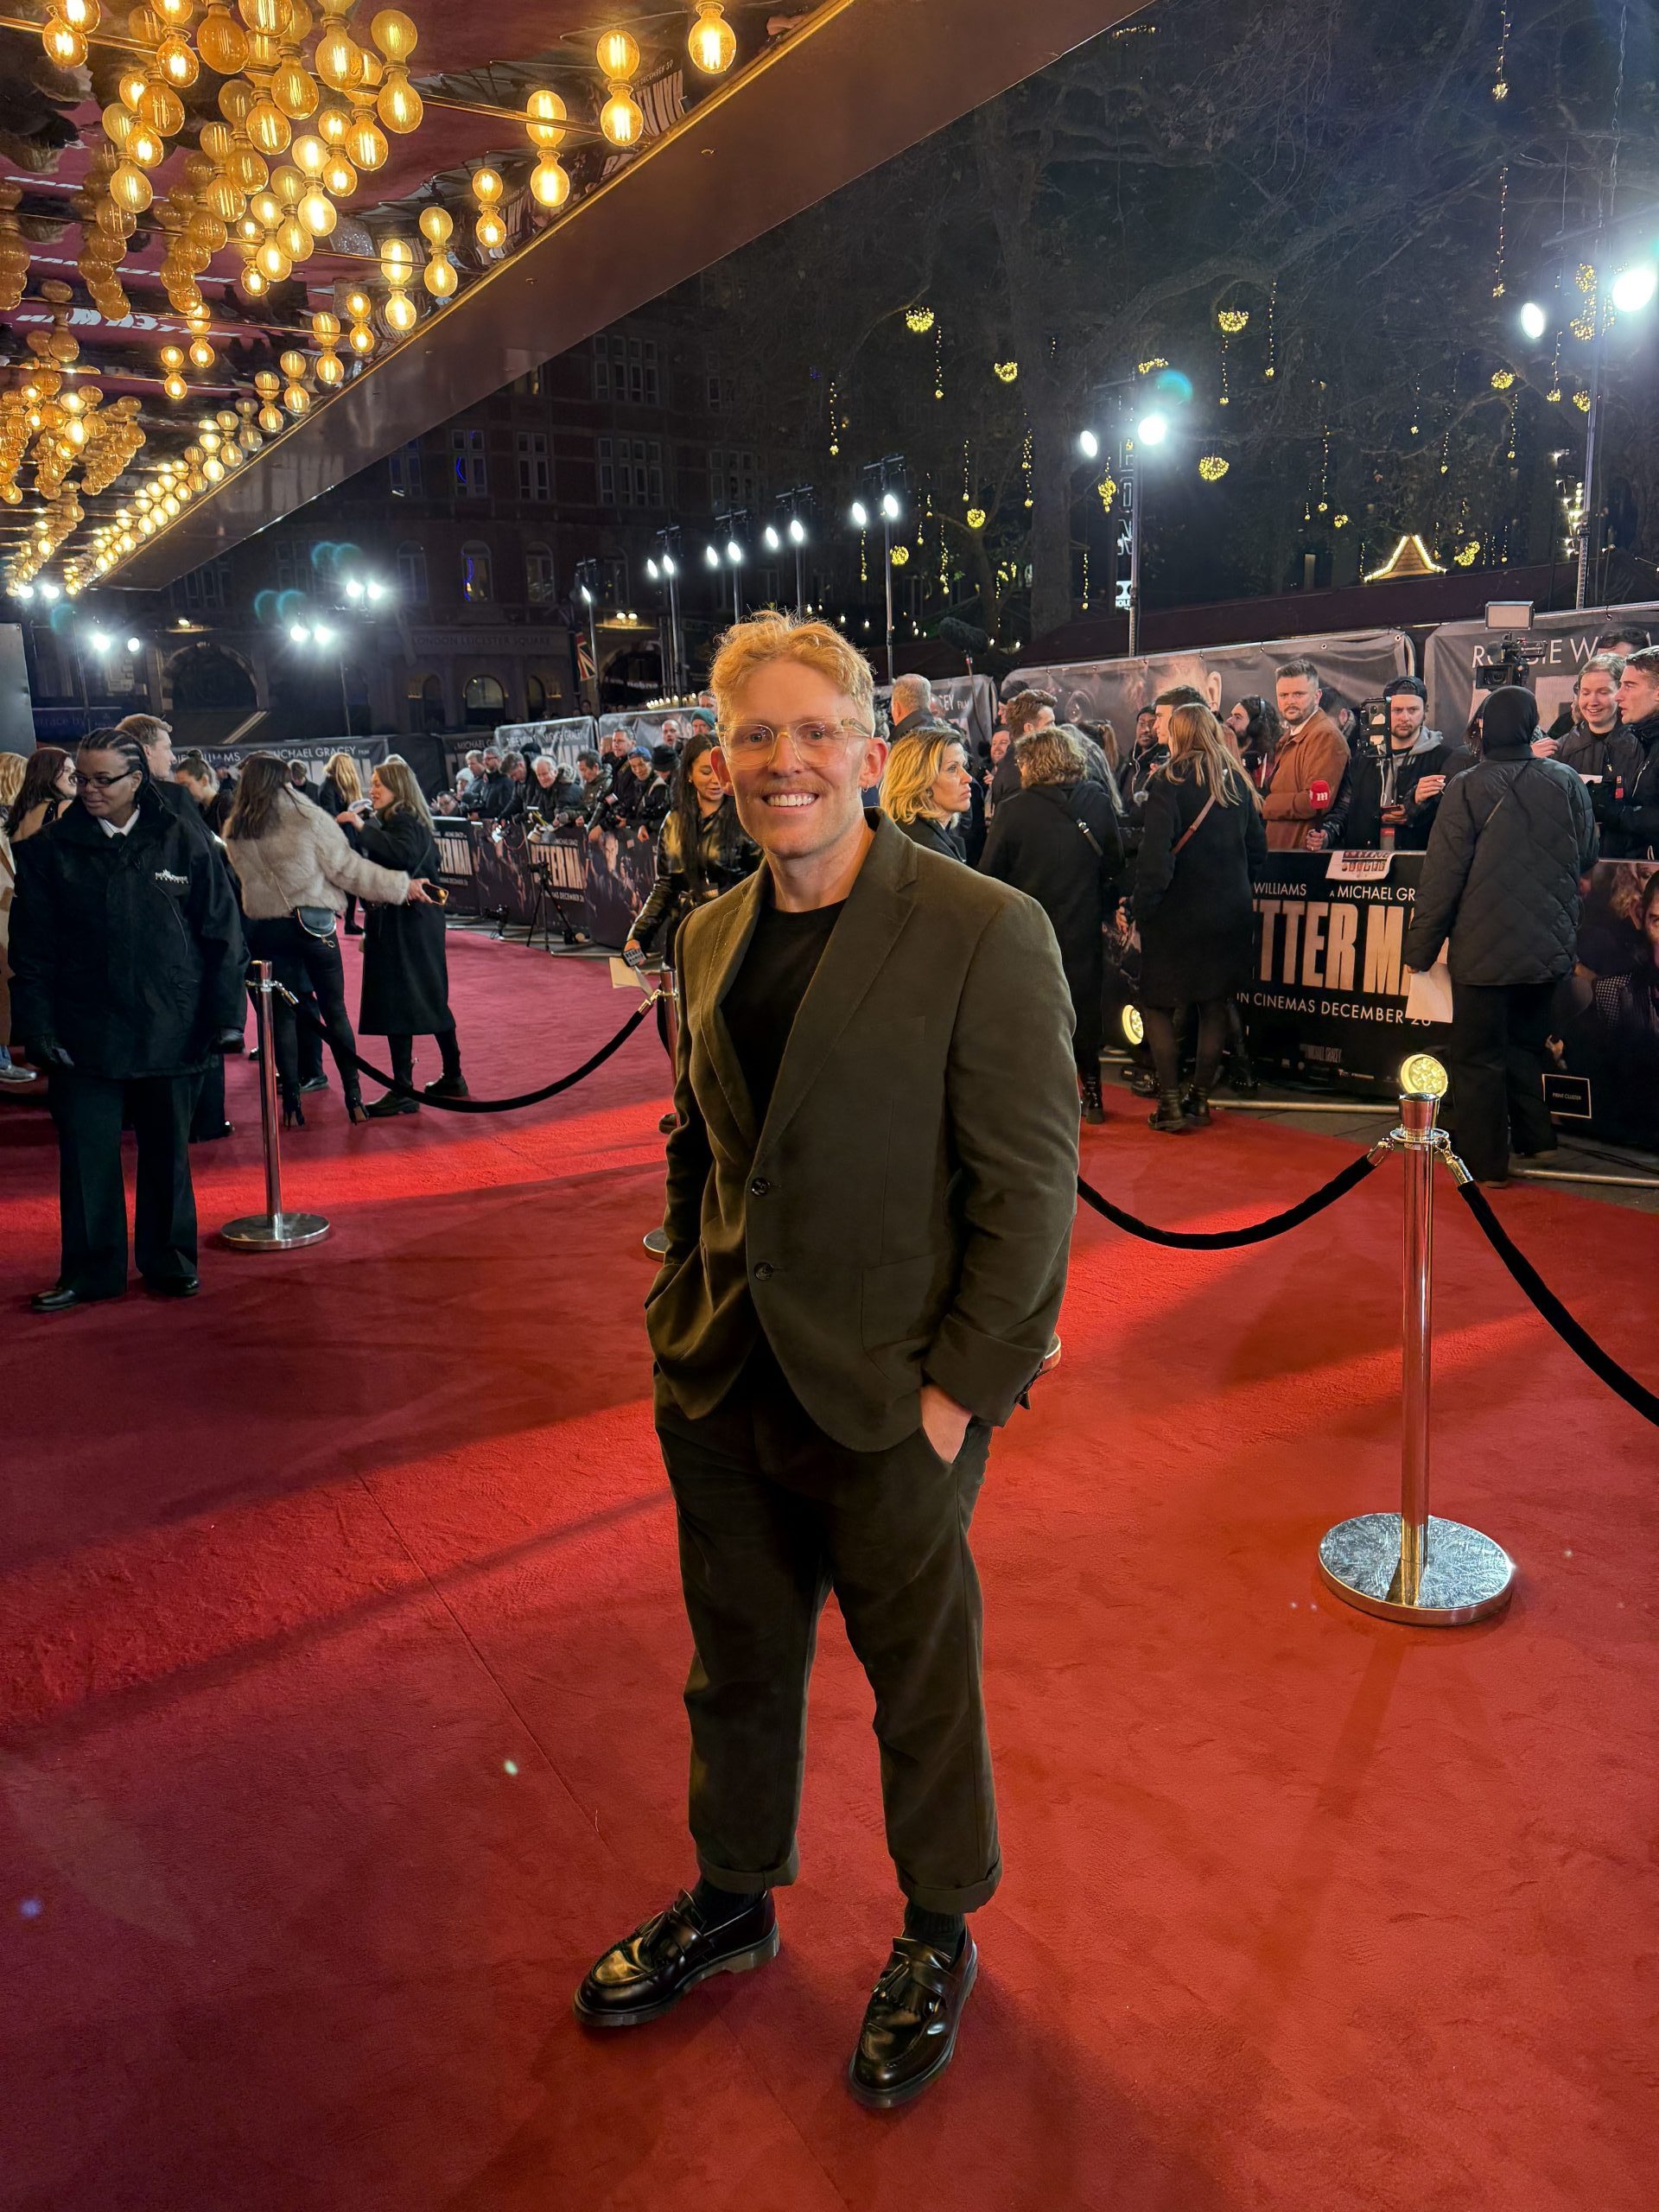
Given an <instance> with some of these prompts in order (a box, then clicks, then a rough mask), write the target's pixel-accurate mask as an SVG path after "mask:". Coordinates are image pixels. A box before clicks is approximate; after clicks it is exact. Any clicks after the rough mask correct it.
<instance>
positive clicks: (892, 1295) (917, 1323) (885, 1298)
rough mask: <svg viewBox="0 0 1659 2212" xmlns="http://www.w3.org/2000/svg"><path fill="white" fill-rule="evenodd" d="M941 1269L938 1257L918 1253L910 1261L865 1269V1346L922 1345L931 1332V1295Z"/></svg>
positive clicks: (862, 1302)
mask: <svg viewBox="0 0 1659 2212" xmlns="http://www.w3.org/2000/svg"><path fill="white" fill-rule="evenodd" d="M940 1270H941V1255H940V1254H938V1252H918V1254H917V1255H916V1257H915V1258H914V1259H913V1260H889V1261H888V1262H887V1264H886V1265H885V1266H883V1267H880V1268H865V1270H864V1274H863V1279H862V1282H861V1287H860V1292H859V1309H860V1313H859V1318H860V1325H861V1333H862V1336H863V1341H864V1346H865V1349H866V1350H867V1351H872V1350H874V1349H875V1348H876V1347H877V1346H879V1345H885V1344H903V1343H905V1342H906V1340H914V1341H917V1342H924V1341H925V1339H926V1338H927V1337H928V1336H929V1335H930V1334H931V1313H930V1311H929V1309H930V1307H931V1306H933V1305H934V1304H935V1303H936V1302H937V1301H936V1300H935V1299H934V1297H933V1296H932V1295H931V1293H932V1292H933V1289H934V1286H935V1283H936V1281H937V1280H938V1275H939V1274H940Z"/></svg>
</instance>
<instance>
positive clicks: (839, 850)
mask: <svg viewBox="0 0 1659 2212" xmlns="http://www.w3.org/2000/svg"><path fill="white" fill-rule="evenodd" d="M713 681H714V685H715V695H716V696H717V698H718V700H719V702H720V716H721V747H720V751H719V753H718V754H717V756H716V757H717V759H718V760H719V761H720V763H721V777H722V780H723V781H724V782H725V783H726V784H727V785H728V788H729V789H730V790H732V791H733V792H734V795H735V798H736V802H737V810H738V814H739V817H740V818H741V822H742V823H743V826H744V828H745V829H747V832H748V833H749V835H750V836H752V837H753V839H754V841H755V842H756V843H757V844H758V845H759V846H760V849H761V853H762V856H763V862H764V864H763V866H762V867H761V868H760V869H759V871H758V872H757V873H756V874H755V875H753V876H752V877H751V878H750V879H749V880H747V882H746V883H744V884H743V885H741V886H740V887H738V888H737V889H735V890H734V891H731V892H728V893H726V895H725V896H724V897H723V898H721V899H716V900H715V902H714V903H713V904H712V905H710V906H705V907H703V908H702V909H701V910H700V911H699V912H696V913H694V914H693V915H692V916H691V917H690V918H689V919H688V920H687V922H686V924H685V925H684V928H683V931H682V932H681V935H680V940H679V968H680V978H681V992H682V1000H683V1006H682V1024H681V1042H680V1057H679V1068H678V1077H677V1084H676V1087H675V1108H676V1112H677V1121H678V1125H677V1128H676V1129H675V1132H674V1134H673V1135H672V1136H671V1139H670V1141H669V1160H668V1192H667V1206H666V1211H665V1214H664V1228H665V1230H666V1232H667V1236H668V1255H667V1257H666V1258H665V1260H664V1263H663V1267H662V1270H661V1272H660V1274H658V1278H657V1281H656V1282H655V1283H654V1284H653V1285H652V1290H651V1292H650V1294H649V1295H648V1298H647V1300H646V1313H647V1322H648V1327H649V1331H650V1335H651V1342H652V1351H654V1353H655V1354H656V1358H657V1399H656V1407H657V1425H658V1434H659V1437H660V1439H661V1442H662V1447H663V1453H664V1459H665V1460H666V1463H667V1466H668V1473H669V1480H670V1483H671V1486H672V1489H673V1492H674V1500H675V1506H676V1510H677V1516H678V1522H679V1531H680V1561H681V1576H682V1580H683V1586H684V1592H685V1601H686V1610H687V1612H688V1614H689V1616H690V1623H691V1630H692V1635H693V1639H694V1643H695V1647H696V1651H695V1656H694V1658H693V1662H692V1666H691V1673H690V1679H689V1681H688V1682H687V1685H686V1692H685V1698H686V1706H687V1710H688V1712H689V1714H690V1722H691V1737H692V1762H691V1802H690V1816H691V1832H692V1837H693V1840H694V1842H695V1844H696V1855H697V1862H698V1866H699V1869H700V1872H701V1878H700V1879H699V1881H698V1882H697V1884H696V1888H695V1890H693V1891H689V1892H683V1893H682V1894H681V1895H680V1896H679V1897H677V1898H676V1899H675V1901H674V1903H673V1904H671V1905H670V1906H669V1907H668V1908H667V1909H666V1910H664V1912H661V1913H658V1915H656V1916H654V1917H653V1918H652V1919H651V1920H648V1921H646V1922H645V1923H643V1924H642V1925H641V1926H640V1927H639V1928H638V1929H634V1930H633V1931H632V1934H630V1935H629V1936H626V1937H624V1938H623V1939H622V1941H621V1942H619V1943H617V1944H616V1945H614V1946H613V1948H611V1949H610V1950H609V1951H607V1953H606V1954H605V1955H604V1956H603V1957H602V1958H601V1959H600V1960H599V1961H598V1962H597V1964H596V1965H595V1966H594V1969H593V1971H592V1972H591V1973H590V1974H588V1977H587V1979H586V1980H584V1981H583V1983H582V1987H581V1989H580V1990H579V1992H578V1993H577V1996H576V1999H575V2010H576V2014H577V2017H578V2018H580V2019H582V2021H584V2022H585V2023H587V2024H588V2025H591V2026H594V2027H604V2026H627V2025H632V2024H635V2023H636V2022H639V2021H641V2020H647V2019H653V2018H657V2017H658V2015H659V2014H661V2013H663V2012H666V2011H667V2010H668V2009H669V2008H670V2006H671V2005H674V2004H675V2003H677V2001H678V1999H680V1998H681V1997H682V1996H683V1995H684V1993H686V1991H687V1990H688V1989H690V1987H691V1986H693V1985H694V1984H695V1983H696V1982H698V1981H701V1980H704V1979H706V1978H707V1977H708V1976H709V1975H710V1974H721V1973H733V1972H743V1971H746V1970H747V1968H749V1967H753V1966H757V1965H760V1964H761V1963H762V1962H764V1961H766V1960H767V1959H770V1958H771V1957H772V1956H773V1955H775V1953H776V1951H777V1948H778V1942H779V1937H778V1924H777V1919H776V1916H775V1913H774V1910H773V1905H772V1890H773V1889H774V1887H776V1886H778V1885H782V1884H785V1883H788V1882H791V1881H792V1880H793V1879H794V1878H795V1874H796V1848H795V1823H796V1815H797V1809H798V1802H799V1796H800V1783H801V1773H802V1766H803V1762H804V1724H805V1705H806V1686H807V1676H808V1674H809V1671H810V1667H811V1662H812V1651H813V1644H814V1640H815V1637H816V1635H817V1618H818V1614H819V1612H820V1611H821V1610H822V1608H823V1603H824V1600H825V1599H826V1597H827V1596H828V1594H829V1592H830V1591H831V1590H833V1591H834V1592H835V1593H836V1599H837V1601H838V1603H839V1605H840V1608H841V1611H842V1618H843V1619H844V1620H845V1622H846V1624H847V1631H848V1636H849V1640H850V1641H851V1643H852V1645H853V1648H854V1649H855V1651H856V1653H857V1654H858V1656H859V1658H860V1661H861V1663H862V1665H863V1667H864V1669H865V1672H866V1674H867V1675H868V1676H869V1679H870V1681H871V1684H872V1687H873V1688H874V1692H875V1704H876V1732H877V1735H878V1738H879V1739H880V1745H881V1784H882V1798H883V1804H884V1808H885V1812H886V1818H887V1842H888V1847H889V1849H890V1850H891V1852H892V1854H893V1859H894V1862H895V1865H896V1867H897V1870H898V1874H899V1886H900V1888H901V1889H902V1890H903V1891H904V1893H905V1897H906V1912H905V1932H904V1934H903V1935H902V1936H900V1937H899V1940H898V1942H897V1943H896V1944H895V1945H894V1947H893V1953H892V1955H891V1957H890V1958H889V1960H888V1962H887V1967H886V1969H885V1970H884V1972H883V1974H882V1975H881V1978H880V1981H879V1982H878V1984H877V1986H876V1989H875V1993H874V1995H873V1997H872V1998H871V1999H870V2004H869V2006H868V2011H867V2012H866V2014H865V2018H864V2024H863V2029H862V2031H861V2035H860V2037H859V2041H858V2044H857V2047H856V2049H855V2052H854V2055H853V2058H852V2061H851V2064H850V2069H849V2079H850V2082H851V2086H852V2088H853V2091H854V2094H855V2095H856V2096H858V2097H859V2098H860V2100H861V2101H863V2102H865V2103H867V2104H872V2105H875V2106H883V2107H884V2106H888V2105H893V2104H898V2103H900V2102H902V2101H904V2100H906V2098H908V2097H910V2096H912V2095H914V2094H916V2093H917V2092H918V2090H920V2089H922V2088H925V2087H926V2085H927V2084H928V2083H929V2082H931V2081H932V2080H934V2079H935V2078H936V2077H937V2075H938V2074H939V2073H941V2072H942V2071H943V2070H944V2067H945V2066H946V2065H947V2064H948V2063H949V2062H950V2056H951V2053H952V2051H953V2050H954V2048H955V2044H956V2034H957V2024H958V2021H959V2019H960V2017H961V2012H962V2008H963V2004H964V2003H965V2001H966V1999H967V1996H968V1993H969V1989H970V1988H971V1987H972V1985H973V1979H974V1975H975V1972H976V1965H977V1952H976V1948H975V1945H974V1942H973V1939H972V1937H971V1936H969V1934H968V1932H967V1928H966V1924H965V1919H964V1916H965V1915H966V1914H968V1913H969V1912H971V1911H973V1910H975V1909H976V1907H977V1906H979V1905H982V1904H984V1903H985V1902H986V1900H987V1899H988V1897H990V1895H991V1893H992V1891H994V1890H995V1887H996V1885H997V1881H998V1878H999V1876H1000V1874H1001V1858H1000V1854H999V1852H998V1847H997V1837H996V1811H995V1799H994V1796H993V1790H992V1782H991V1768H990V1756H989V1751H988V1745H987V1741H986V1735H985V1721H984V1711H983V1705H982V1696H981V1688H980V1598H979V1585H978V1580H977V1578H976V1574H975V1571H974V1564H973V1560H972V1556H971V1554H970V1553H969V1547H968V1528H969V1520H970V1518H971V1516H972V1512H973V1507H974V1502H975V1499H976V1496H977V1494H978V1491H979V1487H980V1484H981V1481H982V1478H983V1475H984V1471H985V1465H986V1459H987V1455H988V1450H989V1446H990V1435H991V1431H992V1429H993V1428H995V1427H999V1426H1001V1423H1003V1422H1004V1421H1007V1419H1008V1418H1009V1416H1010V1414H1012V1413H1013V1411H1014V1407H1015V1405H1016V1404H1017V1403H1018V1402H1019V1401H1020V1397H1021V1395H1023V1393H1024V1392H1025V1390H1026V1389H1027V1385H1028V1384H1029V1383H1031V1381H1032V1379H1033V1376H1035V1375H1036V1374H1037V1372H1038V1370H1039V1368H1040V1366H1041V1364H1042V1362H1043V1358H1044V1355H1045V1353H1046V1350H1047V1347H1048V1344H1049V1342H1050V1338H1051V1334H1052V1329H1053V1325H1054V1320H1055V1317H1056V1315H1057V1313H1058V1309H1059V1303H1060V1295H1061V1292H1062V1290H1063V1288H1064V1287H1065V1268H1066V1256H1067V1249H1068V1244H1069V1240H1070V1235H1071V1219H1072V1215H1073V1211H1074V1209H1075V1204H1076V1177H1077V1091H1076V1085H1075V1083H1074V1080H1073V1076H1072V1068H1071V1004H1070V1001H1069V998H1068V995H1067V992H1066V987H1065V976H1064V974H1063V972H1062V970H1061V967H1060V960H1059V954H1058V948H1057V946H1056V944H1055V942H1054V936H1053V932H1052V930H1051V928H1050V926H1049V924H1048V921H1047V919H1046V916H1045V915H1044V913H1043V912H1042V910H1041V908H1040V907H1039V906H1037V905H1036V904H1035V903H1034V901H1033V900H1031V899H1027V898H1026V897H1025V896H1024V895H1023V894H1021V893H1018V892H1015V891H1013V890H1011V889H1009V888H1008V887H1007V886H1005V885H1002V884H999V883H994V882H991V881H989V880H987V879H986V878H984V877H982V876H980V875H976V874H974V873H973V871H971V870H969V869H967V868H962V867H960V866H958V865H957V864H956V863H954V862H952V861H947V860H945V859H944V858H942V857H940V856H938V855H934V854H931V853H928V852H925V851H923V850H921V849H919V848H918V847H917V846H916V845H914V844H912V842H911V841H910V840H909V839H908V838H907V837H906V836H904V835H903V834H902V832H900V831H899V830H898V829H895V828H894V826H893V823H891V822H889V821H888V820H887V818H886V817H884V816H881V815H880V814H869V815H867V814H866V813H865V812H864V810H863V809H862V807H861V803H860V797H859V794H860V791H861V789H863V788H868V786H869V785H873V784H874V783H876V782H877V781H879V779H880V772H881V767H882V763H883V759H884V757H885V752H886V748H885V747H884V746H883V745H882V744H881V742H880V741H879V740H878V739H876V738H875V737H874V735H873V734H872V733H873V730H874V696H873V686H872V680H871V677H870V671H869V669H868V664H866V663H865V662H864V661H863V659H862V658H861V656H860V655H859V654H858V653H857V652H855V649H854V648H853V647H852V646H851V645H849V643H848V642H847V640H846V639H844V638H842V636H841V635H840V633H839V632H836V630H834V629H832V628H831V627H830V626H829V625H828V624H825V623H821V622H798V621H796V620H791V618H789V617H786V616H783V615H776V614H771V615H763V616H760V617H759V618H757V619H756V620H753V621H751V622H746V623H741V624H739V625H738V626H736V627H734V629H733V630H732V631H731V632H729V633H728V637H727V639H726V642H725V644H724V645H723V646H722V648H721V653H720V656H719V658H718V659H717V660H716V661H715V668H714V675H713Z"/></svg>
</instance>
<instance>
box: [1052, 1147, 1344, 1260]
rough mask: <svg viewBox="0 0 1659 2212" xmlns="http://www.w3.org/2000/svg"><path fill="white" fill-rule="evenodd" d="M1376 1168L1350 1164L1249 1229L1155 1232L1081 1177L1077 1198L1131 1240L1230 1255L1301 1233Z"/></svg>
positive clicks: (1179, 1249)
mask: <svg viewBox="0 0 1659 2212" xmlns="http://www.w3.org/2000/svg"><path fill="white" fill-rule="evenodd" d="M1376 1164H1377V1163H1376V1160H1373V1159H1371V1158H1370V1155H1369V1154H1367V1155H1366V1156H1365V1158H1363V1160H1351V1161H1350V1162H1349V1164H1348V1166H1346V1167H1344V1169H1343V1171H1342V1173H1341V1174H1340V1175H1333V1176H1332V1179H1331V1180H1330V1181H1329V1182H1328V1183H1326V1184H1325V1185H1323V1186H1322V1187H1321V1188H1320V1189H1319V1190H1317V1191H1314V1192H1312V1193H1311V1194H1310V1195H1309V1196H1308V1197H1307V1198H1303V1199H1301V1200H1300V1203H1299V1204H1297V1205H1294V1206H1290V1207H1288V1208H1287V1210H1286V1211H1284V1212H1283V1213H1274V1214H1269V1215H1268V1218H1267V1219H1266V1220H1265V1221H1256V1222H1252V1223H1251V1224H1250V1225H1249V1228H1248V1229H1154V1228H1153V1226H1152V1224H1150V1223H1149V1222H1145V1221H1137V1220H1136V1219H1135V1216H1134V1215H1133V1214H1132V1213H1125V1212H1124V1211H1123V1210H1122V1207H1121V1206H1115V1205H1113V1204H1112V1202H1111V1200H1110V1199H1109V1198H1102V1196H1101V1194H1100V1192H1098V1191H1096V1189H1095V1188H1094V1187H1093V1186H1092V1185H1090V1184H1088V1183H1085V1182H1084V1179H1083V1178H1082V1176H1081V1175H1079V1176H1078V1178H1077V1195H1078V1197H1079V1198H1081V1199H1082V1200H1083V1202H1084V1205H1090V1206H1092V1207H1093V1208H1094V1210H1095V1211H1096V1213H1097V1214H1102V1215H1103V1216H1104V1217H1105V1218H1106V1219H1107V1220H1108V1221H1109V1222H1110V1223H1111V1224H1112V1226H1113V1228H1114V1229H1122V1230H1127V1231H1128V1234H1129V1235H1130V1236H1141V1237H1144V1238H1145V1240H1146V1241H1147V1243H1148V1244H1169V1245H1173V1247H1174V1249H1176V1250H1177V1251H1179V1252H1230V1251H1233V1250H1235V1249H1236V1248H1237V1247H1238V1246H1239V1245H1241V1244H1265V1243H1267V1241H1268V1238H1269V1237H1270V1236H1283V1235H1284V1233H1285V1231H1286V1230H1287V1229H1300V1227H1301V1225H1302V1224H1303V1223H1304V1222H1305V1221H1312V1220H1313V1217H1314V1215H1315V1214H1316V1213H1323V1212H1324V1211H1325V1208H1326V1206H1333V1205H1335V1204H1336V1202H1337V1200H1338V1198H1346V1197H1347V1195H1348V1193H1349V1192H1350V1191H1351V1190H1353V1189H1354V1188H1355V1186H1356V1185H1357V1184H1360V1183H1363V1181H1364V1180H1365V1178H1366V1177H1367V1176H1368V1175H1369V1174H1370V1173H1371V1170H1372V1169H1373V1168H1374V1167H1375V1166H1376Z"/></svg>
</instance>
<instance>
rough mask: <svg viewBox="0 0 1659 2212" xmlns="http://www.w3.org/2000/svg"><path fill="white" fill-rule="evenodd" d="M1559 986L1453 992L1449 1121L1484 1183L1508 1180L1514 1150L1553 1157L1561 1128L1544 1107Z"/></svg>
mask: <svg viewBox="0 0 1659 2212" xmlns="http://www.w3.org/2000/svg"><path fill="white" fill-rule="evenodd" d="M1554 997H1555V986H1554V983H1459V982H1456V981H1455V980H1454V981H1453V982H1452V1042H1451V1046H1450V1047H1449V1049H1448V1051H1447V1052H1446V1058H1447V1059H1448V1060H1449V1061H1450V1062H1451V1068H1450V1071H1449V1072H1450V1074H1451V1077H1452V1096H1451V1097H1450V1098H1449V1100H1448V1101H1447V1102H1446V1103H1447V1115H1446V1118H1447V1120H1448V1121H1449V1122H1450V1123H1451V1126H1452V1129H1453V1130H1454V1131H1455V1133H1456V1137H1457V1146H1458V1151H1459V1154H1460V1155H1461V1157H1462V1160H1463V1163H1464V1166H1465V1167H1467V1168H1468V1170H1469V1172H1470V1173H1471V1175H1472V1176H1473V1177H1474V1178H1475V1180H1476V1181H1477V1182H1478V1183H1490V1182H1491V1181H1493V1180H1494V1179H1496V1178H1497V1177H1498V1176H1501V1175H1506V1174H1507V1173H1509V1166H1510V1147H1514V1149H1515V1150H1516V1152H1548V1151H1549V1150H1550V1149H1551V1147H1553V1146H1554V1142H1555V1128H1554V1123H1553V1122H1551V1120H1550V1118H1549V1109H1548V1107H1547V1106H1546V1105H1545V1103H1544V1045H1545V1041H1546V1039H1548V1035H1549V1013H1550V1007H1551V1006H1552V1004H1553V1003H1554Z"/></svg>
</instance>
